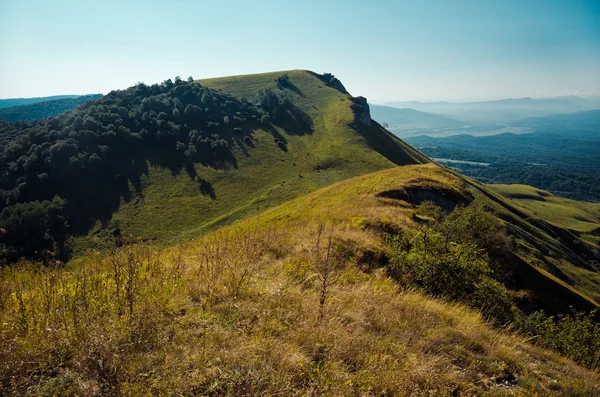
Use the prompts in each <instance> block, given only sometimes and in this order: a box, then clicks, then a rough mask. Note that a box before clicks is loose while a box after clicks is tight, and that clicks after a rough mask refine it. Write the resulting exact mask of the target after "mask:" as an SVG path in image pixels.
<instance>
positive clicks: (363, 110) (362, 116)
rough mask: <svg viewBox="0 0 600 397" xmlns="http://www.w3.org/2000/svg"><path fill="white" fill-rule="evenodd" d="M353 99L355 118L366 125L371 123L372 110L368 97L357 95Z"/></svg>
mask: <svg viewBox="0 0 600 397" xmlns="http://www.w3.org/2000/svg"><path fill="white" fill-rule="evenodd" d="M352 101H353V102H354V104H353V105H352V110H354V115H355V118H356V119H357V120H358V121H359V122H360V123H362V124H364V125H371V110H370V109H369V104H368V103H367V98H365V97H363V96H357V97H354V98H352Z"/></svg>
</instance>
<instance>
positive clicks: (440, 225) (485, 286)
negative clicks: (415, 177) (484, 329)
mask: <svg viewBox="0 0 600 397" xmlns="http://www.w3.org/2000/svg"><path fill="white" fill-rule="evenodd" d="M417 213H419V214H420V215H426V216H428V217H429V218H430V219H432V221H431V223H430V224H428V225H423V226H421V227H419V228H417V229H415V230H411V231H409V232H407V233H405V234H404V235H391V236H389V237H388V242H389V244H390V247H391V250H390V254H389V257H390V262H389V266H388V271H389V273H390V275H391V276H392V277H393V278H395V279H396V280H399V281H400V282H401V283H403V284H405V285H417V286H418V287H420V288H422V289H423V290H424V291H426V292H428V293H430V294H432V295H435V296H442V297H445V298H446V299H449V300H453V301H458V302H463V303H465V304H468V305H469V306H471V307H474V308H477V309H480V310H482V312H483V313H484V315H485V316H486V317H487V318H489V319H492V320H493V321H494V322H496V324H498V325H505V324H507V323H509V322H512V321H514V320H515V316H516V313H517V311H516V308H515V307H514V305H513V304H512V302H511V300H510V299H509V297H508V296H507V294H506V292H505V289H504V287H503V286H502V285H501V284H500V283H498V282H497V281H495V280H493V279H492V278H491V277H490V275H491V274H492V270H491V268H490V265H489V256H488V253H487V252H488V250H489V251H492V250H493V249H496V248H497V247H499V246H500V244H501V242H502V241H504V240H505V237H506V235H505V233H504V230H503V228H502V226H501V224H499V223H498V221H497V219H496V218H495V217H493V216H491V215H489V214H487V213H485V211H484V210H483V208H481V207H479V206H477V205H472V206H469V207H465V208H462V207H459V208H457V209H455V210H454V211H453V212H452V213H450V214H449V215H448V216H444V215H443V212H442V211H441V210H440V209H439V208H438V207H435V206H433V205H432V203H429V202H425V203H423V204H422V205H421V206H420V207H418V208H417Z"/></svg>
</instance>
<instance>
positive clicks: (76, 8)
mask: <svg viewBox="0 0 600 397" xmlns="http://www.w3.org/2000/svg"><path fill="white" fill-rule="evenodd" d="M287 69H310V70H313V71H315V72H319V73H322V72H331V73H333V74H335V75H336V76H337V77H339V78H340V79H341V80H342V82H343V83H344V84H345V85H346V87H347V88H348V90H349V91H350V92H351V93H352V94H353V95H364V96H366V97H367V98H369V100H372V101H390V100H411V99H414V100H452V101H467V100H485V99H498V98H506V97H524V96H531V97H548V96H558V95H568V94H580V95H590V94H595V95H600V0H587V1H584V0H563V1H556V0H503V1H496V0H454V1H453V0H437V1H436V0H420V1H417V0H415V1H402V0H392V1H383V0H379V1H377V0H371V1H366V0H362V1H353V0H345V1H335V0H329V1H327V0H321V1H312V0H304V1H301V0H296V1H287V0H279V1H266V0H265V1H260V0H256V1H227V0H220V1H185V0H172V1H156V0H145V1H134V0H129V1H128V0H118V1H116V0H104V1H94V0H86V1H66V0H54V1H32V0H0V98H7V97H31V96H46V95H58V94H73V93H74V94H85V93H96V92H100V93H107V92H109V91H110V90H113V89H119V88H125V87H128V86H131V85H133V84H135V83H136V82H138V81H144V82H146V83H154V82H159V81H162V80H165V79H167V78H173V77H174V76H176V75H180V76H181V77H182V78H187V77H188V76H190V75H192V76H194V77H195V78H206V77H214V76H224V75H235V74H247V73H258V72H267V71H275V70H287Z"/></svg>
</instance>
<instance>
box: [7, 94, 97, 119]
mask: <svg viewBox="0 0 600 397" xmlns="http://www.w3.org/2000/svg"><path fill="white" fill-rule="evenodd" d="M101 96H102V95H100V94H90V95H82V96H79V97H68V98H60V99H51V100H47V101H42V102H35V103H32V104H28V105H18V106H12V107H7V108H0V120H6V121H11V122H16V121H33V120H38V119H43V118H46V117H51V116H58V115H59V114H61V113H64V112H66V111H67V110H71V109H73V108H74V107H75V106H78V105H81V104H82V103H84V102H87V101H91V100H94V99H98V98H100V97H101Z"/></svg>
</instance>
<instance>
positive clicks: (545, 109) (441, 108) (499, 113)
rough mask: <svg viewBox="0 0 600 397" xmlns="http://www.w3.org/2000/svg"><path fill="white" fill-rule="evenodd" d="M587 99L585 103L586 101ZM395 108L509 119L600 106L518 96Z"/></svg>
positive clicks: (466, 117) (397, 104) (407, 104)
mask: <svg viewBox="0 0 600 397" xmlns="http://www.w3.org/2000/svg"><path fill="white" fill-rule="evenodd" d="M584 103H585V104H584ZM385 105H388V106H392V107H396V108H406V107H408V108H412V109H416V110H419V111H421V112H429V113H437V114H443V115H447V116H449V117H454V118H458V119H460V120H465V121H488V122H507V121H514V120H518V119H522V118H526V117H539V116H545V115H549V114H554V113H571V112H578V111H583V110H589V109H595V108H598V107H597V106H596V104H595V103H594V102H591V101H589V102H588V101H586V102H582V101H577V102H576V103H575V101H572V100H569V99H567V98H547V99H546V98H536V99H534V98H517V99H501V100H497V101H485V102H463V103H451V102H417V101H410V102H390V103H386V104H385Z"/></svg>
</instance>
